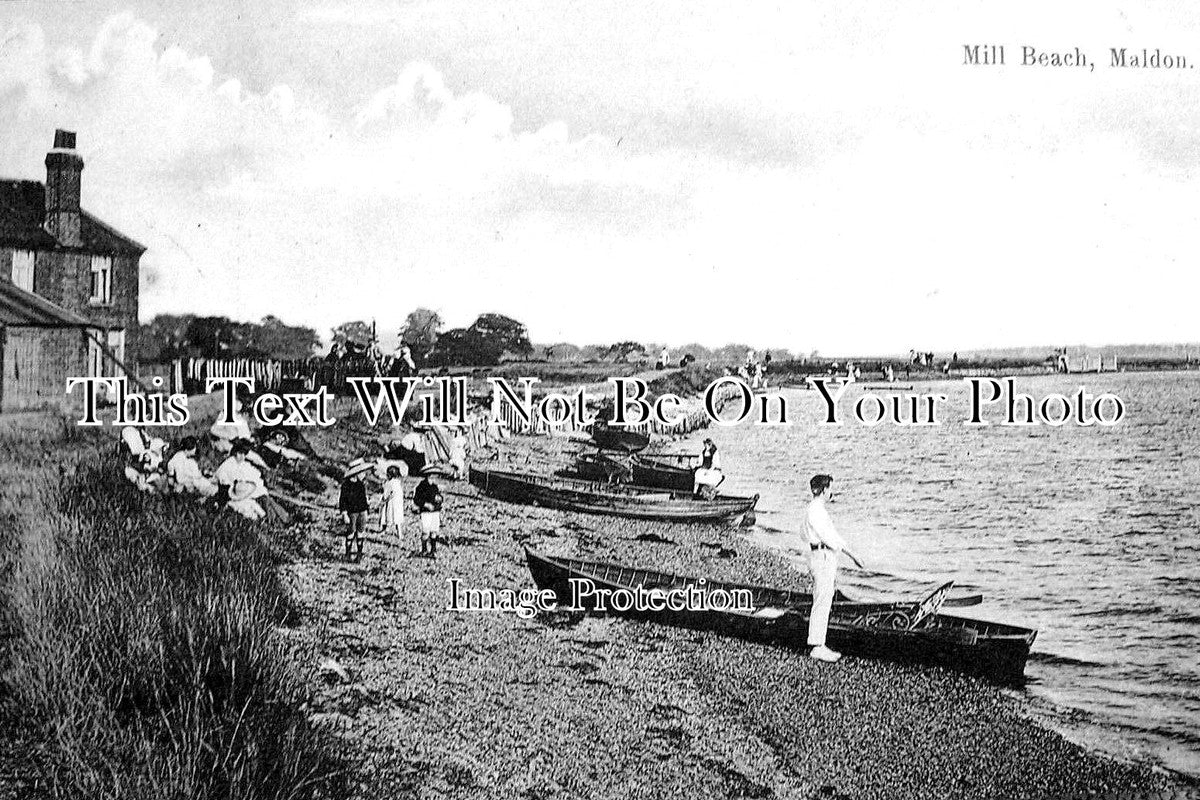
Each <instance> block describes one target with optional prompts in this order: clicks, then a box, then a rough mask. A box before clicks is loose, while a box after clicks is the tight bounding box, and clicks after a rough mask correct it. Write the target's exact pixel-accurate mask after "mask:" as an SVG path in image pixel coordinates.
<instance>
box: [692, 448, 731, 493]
mask: <svg viewBox="0 0 1200 800" xmlns="http://www.w3.org/2000/svg"><path fill="white" fill-rule="evenodd" d="M723 480H725V475H724V474H722V472H721V461H720V457H719V456H718V454H717V446H716V445H715V444H714V443H713V440H712V439H705V440H704V445H703V447H701V449H700V466H699V467H697V468H696V472H695V474H694V475H693V476H692V494H695V495H698V496H700V497H704V498H706V499H708V498H712V497H713V496H714V495H715V494H716V493H717V487H718V486H720V485H721V482H722V481H723Z"/></svg>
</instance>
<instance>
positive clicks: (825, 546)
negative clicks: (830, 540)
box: [809, 542, 833, 550]
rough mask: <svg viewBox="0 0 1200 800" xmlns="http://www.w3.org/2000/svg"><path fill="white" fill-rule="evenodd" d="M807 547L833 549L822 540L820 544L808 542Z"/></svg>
mask: <svg viewBox="0 0 1200 800" xmlns="http://www.w3.org/2000/svg"><path fill="white" fill-rule="evenodd" d="M809 547H811V548H812V549H813V550H832V549H833V548H832V547H830V546H829V545H827V544H825V543H824V542H822V543H821V544H810V545H809Z"/></svg>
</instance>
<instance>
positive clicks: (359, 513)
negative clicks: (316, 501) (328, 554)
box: [338, 458, 373, 561]
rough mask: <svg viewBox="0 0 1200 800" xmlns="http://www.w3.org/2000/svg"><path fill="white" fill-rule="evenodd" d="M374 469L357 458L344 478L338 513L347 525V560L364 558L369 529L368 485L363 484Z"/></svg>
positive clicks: (349, 465)
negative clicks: (364, 536)
mask: <svg viewBox="0 0 1200 800" xmlns="http://www.w3.org/2000/svg"><path fill="white" fill-rule="evenodd" d="M372 469H373V467H372V466H371V465H370V464H368V463H367V462H366V461H365V460H363V459H361V458H356V459H354V460H353V461H351V462H350V463H349V464H348V465H347V466H346V472H345V474H344V475H343V476H342V491H341V494H340V496H339V497H338V511H341V512H342V522H344V523H345V524H346V536H345V542H344V543H345V546H346V560H347V561H349V560H350V558H351V556H353V557H354V558H356V559H361V558H362V551H363V542H362V535H363V531H364V530H365V529H366V527H367V511H368V509H369V508H370V506H368V505H367V485H366V484H365V483H363V475H365V474H366V473H368V472H370V471H371V470H372Z"/></svg>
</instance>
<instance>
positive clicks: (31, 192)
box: [0, 179, 146, 255]
mask: <svg viewBox="0 0 1200 800" xmlns="http://www.w3.org/2000/svg"><path fill="white" fill-rule="evenodd" d="M79 216H80V233H81V235H82V237H83V247H82V248H81V249H83V250H85V251H87V252H89V253H99V254H122V255H141V254H142V253H144V252H145V251H146V248H145V247H144V246H143V245H141V244H139V243H137V242H135V241H134V240H133V239H130V238H129V237H128V236H125V235H124V234H122V233H120V232H119V231H117V230H115V229H114V228H112V227H111V226H109V225H106V224H105V223H103V222H101V221H100V220H99V219H97V218H96V217H94V216H92V215H91V214H89V213H88V212H86V211H81V212H80V215H79ZM45 219H46V187H45V185H44V184H42V183H40V182H38V181H19V180H10V179H0V246H4V245H7V246H9V247H25V248H29V249H31V250H50V249H54V248H56V247H58V243H57V242H56V241H55V239H54V237H53V236H51V235H50V234H49V233H47V232H46V229H45V228H44V227H42V225H43V223H44V222H45Z"/></svg>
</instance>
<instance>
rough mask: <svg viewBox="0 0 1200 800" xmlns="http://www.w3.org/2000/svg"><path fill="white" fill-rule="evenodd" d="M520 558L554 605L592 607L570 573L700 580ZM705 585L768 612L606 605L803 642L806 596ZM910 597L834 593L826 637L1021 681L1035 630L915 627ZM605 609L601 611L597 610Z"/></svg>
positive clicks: (939, 622) (675, 584)
mask: <svg viewBox="0 0 1200 800" xmlns="http://www.w3.org/2000/svg"><path fill="white" fill-rule="evenodd" d="M525 556H526V561H527V563H528V565H529V571H530V573H531V574H532V576H533V580H534V582H535V583H536V584H537V585H538V587H539V588H541V589H550V590H551V591H553V592H554V593H555V595H556V597H557V598H558V601H559V603H560V604H562V605H565V606H570V605H572V604H573V602H574V601H576V600H578V601H579V606H580V607H581V608H584V609H588V610H590V611H597V609H596V607H595V603H594V602H592V601H591V600H590V598H589V597H586V596H576V585H573V584H572V579H573V578H574V579H587V580H589V581H591V582H592V584H593V585H595V586H597V587H600V588H606V589H611V590H617V589H632V588H635V587H637V586H643V587H645V588H646V589H650V588H663V589H667V588H680V587H685V586H689V585H699V584H700V583H701V581H702V580H703V579H700V578H693V577H688V576H680V575H673V574H670V573H659V572H654V571H651V570H640V569H634V568H630V567H622V566H619V565H615V564H607V563H604V562H591V561H583V560H578V559H562V558H556V557H553V556H546V555H543V554H541V553H537V552H535V551H533V550H529V549H526V551H525ZM703 585H704V587H705V590H706V591H715V590H717V589H723V590H725V591H727V592H728V591H730V590H733V589H745V590H749V591H750V592H751V595H752V597H753V598H754V601H753V604H754V606H755V607H756V608H758V609H763V608H770V609H774V610H775V611H776V612H779V611H782V612H783V613H777V614H774V615H771V616H760V615H756V614H754V613H740V612H731V611H713V610H686V609H685V610H681V611H672V610H668V609H664V610H661V611H646V610H640V611H639V610H633V609H631V610H629V611H612V612H611V613H616V614H619V615H622V616H628V617H633V618H637V619H644V620H649V621H653V622H659V623H663V624H668V625H676V626H681V627H687V628H697V629H704V630H711V631H714V632H717V633H720V634H723V635H727V636H735V637H738V638H744V639H751V640H755V641H761V642H766V643H770V644H775V645H781V646H786V647H795V648H801V647H803V648H807V640H808V617H809V611H810V610H811V608H812V597H811V596H810V595H808V594H805V593H802V592H790V591H784V590H779V589H772V588H768V587H761V586H751V585H743V584H733V583H725V582H721V581H707V580H703ZM912 607H913V604H911V603H864V602H858V601H852V600H849V599H847V598H846V597H845V595H843V594H841V593H840V592H839V593H837V594H836V595H835V597H834V604H833V610H832V612H831V614H830V622H829V628H828V633H827V637H826V638H827V643H828V644H829V646H830V647H832V648H834V649H835V650H840V651H842V652H843V653H847V654H851V655H855V656H862V657H867V658H880V659H886V660H890V661H899V662H905V663H915V664H925V665H933V666H940V667H945V668H948V669H952V670H955V671H958V672H964V673H968V674H972V675H977V676H979V677H982V678H984V679H987V680H990V681H993V682H995V683H1000V684H1004V685H1021V684H1022V683H1024V680H1025V663H1026V661H1027V660H1028V658H1029V649H1030V646H1031V645H1032V644H1033V641H1034V639H1035V637H1036V636H1037V632H1036V631H1034V630H1030V629H1028V628H1021V627H1018V626H1015V625H1005V624H1002V623H996V622H987V621H984V620H974V619H968V618H966V617H958V616H954V615H951V614H941V613H939V614H935V615H933V616H932V617H930V618H928V619H927V620H926V622H924V623H923V624H922V625H921V626H920V627H918V628H916V629H914V630H909V629H907V627H906V625H907V621H908V616H907V615H908V614H909V613H910V612H911V611H912ZM605 613H608V612H605Z"/></svg>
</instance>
